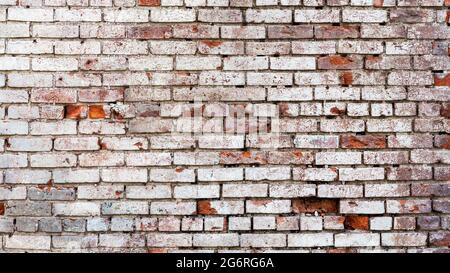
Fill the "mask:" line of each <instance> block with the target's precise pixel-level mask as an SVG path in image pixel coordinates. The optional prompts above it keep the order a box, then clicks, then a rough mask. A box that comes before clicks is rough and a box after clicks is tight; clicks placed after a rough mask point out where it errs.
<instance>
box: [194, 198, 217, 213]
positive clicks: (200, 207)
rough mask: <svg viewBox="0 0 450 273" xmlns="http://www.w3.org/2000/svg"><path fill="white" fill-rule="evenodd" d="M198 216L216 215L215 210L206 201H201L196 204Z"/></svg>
mask: <svg viewBox="0 0 450 273" xmlns="http://www.w3.org/2000/svg"><path fill="white" fill-rule="evenodd" d="M197 212H198V214H206V215H209V214H216V213H217V210H215V209H214V208H212V207H211V202H210V201H208V200H202V201H198V202H197Z"/></svg>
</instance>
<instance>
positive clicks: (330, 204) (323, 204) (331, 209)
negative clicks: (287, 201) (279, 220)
mask: <svg viewBox="0 0 450 273" xmlns="http://www.w3.org/2000/svg"><path fill="white" fill-rule="evenodd" d="M338 206H339V200H338V199H321V198H302V199H294V200H292V210H293V211H294V212H295V213H314V212H316V211H317V212H319V213H337V212H338Z"/></svg>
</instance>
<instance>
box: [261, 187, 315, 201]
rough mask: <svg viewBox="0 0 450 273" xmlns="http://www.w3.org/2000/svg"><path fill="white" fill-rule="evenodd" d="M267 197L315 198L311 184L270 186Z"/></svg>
mask: <svg viewBox="0 0 450 273" xmlns="http://www.w3.org/2000/svg"><path fill="white" fill-rule="evenodd" d="M269 195H270V197H275V198H283V197H284V198H289V197H307V196H315V195H316V186H315V185H313V184H301V185H297V184H275V185H270V188H269Z"/></svg>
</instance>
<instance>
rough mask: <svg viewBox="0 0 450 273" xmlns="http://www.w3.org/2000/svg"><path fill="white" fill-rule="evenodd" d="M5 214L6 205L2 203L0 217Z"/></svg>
mask: <svg viewBox="0 0 450 273" xmlns="http://www.w3.org/2000/svg"><path fill="white" fill-rule="evenodd" d="M4 214H5V203H0V215H4Z"/></svg>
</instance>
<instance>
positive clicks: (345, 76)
mask: <svg viewBox="0 0 450 273" xmlns="http://www.w3.org/2000/svg"><path fill="white" fill-rule="evenodd" d="M339 81H340V83H341V84H342V85H351V84H352V83H353V73H352V72H343V73H341V74H339Z"/></svg>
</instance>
